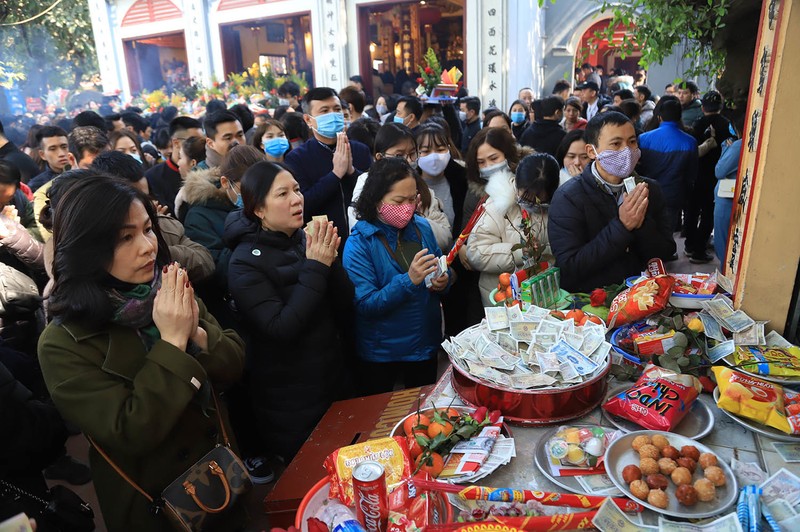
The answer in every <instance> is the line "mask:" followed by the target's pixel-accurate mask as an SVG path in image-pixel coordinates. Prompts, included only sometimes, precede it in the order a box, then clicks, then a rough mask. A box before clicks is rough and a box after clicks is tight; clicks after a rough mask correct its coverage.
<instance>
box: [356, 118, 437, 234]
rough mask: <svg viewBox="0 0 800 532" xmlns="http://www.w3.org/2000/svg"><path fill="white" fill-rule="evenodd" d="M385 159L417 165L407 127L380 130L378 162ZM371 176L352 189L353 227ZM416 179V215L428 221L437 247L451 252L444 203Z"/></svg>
mask: <svg viewBox="0 0 800 532" xmlns="http://www.w3.org/2000/svg"><path fill="white" fill-rule="evenodd" d="M384 158H397V159H402V160H405V161H406V162H408V164H409V165H411V166H412V167H416V165H417V142H416V140H415V139H414V134H413V133H412V132H411V129H409V128H408V126H404V125H402V124H396V123H394V122H389V123H388V124H386V125H384V126H381V128H380V129H379V130H378V134H377V135H376V136H375V160H376V161H379V160H381V159H384ZM368 177H369V172H364V173H363V174H361V175H360V176H359V177H358V181H357V182H356V186H355V188H354V189H353V203H352V204H351V205H350V207H348V209H347V215H348V217H349V218H350V227H355V225H356V223H357V222H358V218H357V216H356V209H355V204H356V202H357V201H358V197H359V196H360V195H361V190H362V189H363V188H364V184H365V183H366V182H367V178H368ZM416 177H417V192H418V193H419V204H418V205H417V211H416V212H417V214H419V215H420V216H422V217H423V218H425V219H426V220H428V223H430V225H431V230H433V235H434V236H435V237H436V243H437V244H439V247H440V248H441V249H449V248H450V246H451V245H452V243H453V237H452V226H451V222H450V220H449V219H448V218H447V216H446V215H445V214H444V211H443V210H442V209H443V206H442V202H441V200H439V199H438V198H437V197H436V193H435V192H434V191H433V190H431V189H430V188H429V187H428V185H427V184H426V183H425V181H423V180H422V178H421V177H420V176H419V174H417V175H416Z"/></svg>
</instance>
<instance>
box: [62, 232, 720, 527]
mask: <svg viewBox="0 0 800 532" xmlns="http://www.w3.org/2000/svg"><path fill="white" fill-rule="evenodd" d="M675 241H676V242H677V244H678V257H679V258H678V260H677V261H674V262H668V263H666V268H667V271H669V272H671V273H695V272H704V273H711V272H713V271H714V270H715V269H716V268H718V267H719V261H718V260H716V259H715V260H714V261H713V262H710V263H708V264H692V263H690V262H689V259H688V257H686V256H685V255H684V254H683V241H684V239H682V238H680V237H679V235H678V234H677V233H676V235H675ZM447 364H448V361H447V357H446V356H442V357H440V360H439V375H441V374H442V373H444V371H445V369H447ZM67 450H68V452H69V454H70V455H71V456H73V457H75V458H76V459H78V460H81V461H83V462H84V463H88V443H87V441H86V439H85V438H84V437H83V436H73V437H72V438H70V439H69V441H68V442H67ZM273 467H274V468H275V470H276V473H278V474H279V473H280V472H282V466H281V464H280V463H274V464H273ZM274 485H275V483H274V482H273V483H271V484H267V485H264V486H255V487H254V488H253V490H252V491H251V492H250V493H249V494H248V497H247V506H248V509H249V512H250V515H251V517H252V523H251V526H250V528H248V530H249V531H254V532H258V531H262V530H269V521H268V519H267V516H266V515H264V514H263V504H262V501H263V500H264V498H265V497H266V496H267V494H268V493H269V492H270V490H272V487H273V486H274ZM70 487H71V488H72V489H74V490H75V491H76V492H77V493H78V494H79V495H80V496H81V497H83V499H84V500H86V501H88V502H89V503H90V504H91V506H92V508H93V509H94V511H95V515H96V519H95V522H96V523H97V530H98V532H105V530H106V528H105V525H104V524H103V519H102V515H101V514H100V506H99V505H98V503H97V496H96V495H95V492H94V486H93V485H92V484H91V483H89V484H87V485H85V486H70Z"/></svg>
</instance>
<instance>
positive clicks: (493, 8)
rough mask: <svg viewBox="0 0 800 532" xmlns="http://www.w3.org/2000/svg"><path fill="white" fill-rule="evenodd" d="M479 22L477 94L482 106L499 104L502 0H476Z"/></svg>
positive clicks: (502, 74)
mask: <svg viewBox="0 0 800 532" xmlns="http://www.w3.org/2000/svg"><path fill="white" fill-rule="evenodd" d="M478 9H479V10H480V11H479V16H480V19H481V26H480V32H481V34H480V43H481V46H480V54H481V63H480V74H479V77H478V79H479V81H480V94H479V96H480V98H481V102H482V104H483V107H484V108H486V107H495V106H497V105H503V103H504V102H503V99H504V94H505V85H506V82H505V79H506V68H504V66H505V49H506V45H505V33H506V32H505V24H506V20H505V19H506V8H505V3H504V2H503V1H502V0H485V1H483V2H478Z"/></svg>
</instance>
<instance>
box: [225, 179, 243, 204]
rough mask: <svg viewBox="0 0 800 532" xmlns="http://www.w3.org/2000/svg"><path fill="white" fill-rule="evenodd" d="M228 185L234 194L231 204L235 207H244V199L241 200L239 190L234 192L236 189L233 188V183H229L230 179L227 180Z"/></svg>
mask: <svg viewBox="0 0 800 532" xmlns="http://www.w3.org/2000/svg"><path fill="white" fill-rule="evenodd" d="M228 186H229V187H231V190H232V191H233V193H234V194H236V201H234V202H233V206H234V207H236V208H237V209H241V208H242V207H244V201H242V195H241V194H240V193H239V192H236V189H235V188H233V183H231V182H230V181H229V182H228Z"/></svg>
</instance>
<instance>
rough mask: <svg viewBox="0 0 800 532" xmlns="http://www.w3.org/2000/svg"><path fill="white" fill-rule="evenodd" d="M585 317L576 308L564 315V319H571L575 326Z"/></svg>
mask: <svg viewBox="0 0 800 532" xmlns="http://www.w3.org/2000/svg"><path fill="white" fill-rule="evenodd" d="M585 316H586V314H585V313H584V312H583V311H582V310H581V309H578V308H574V309H572V310H570V311H569V312H567V313H566V314H565V315H564V317H565V318H566V319H573V320H575V323H576V324H577V323H578V322H579V321H581V320H582V319H583V318H584V317H585Z"/></svg>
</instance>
